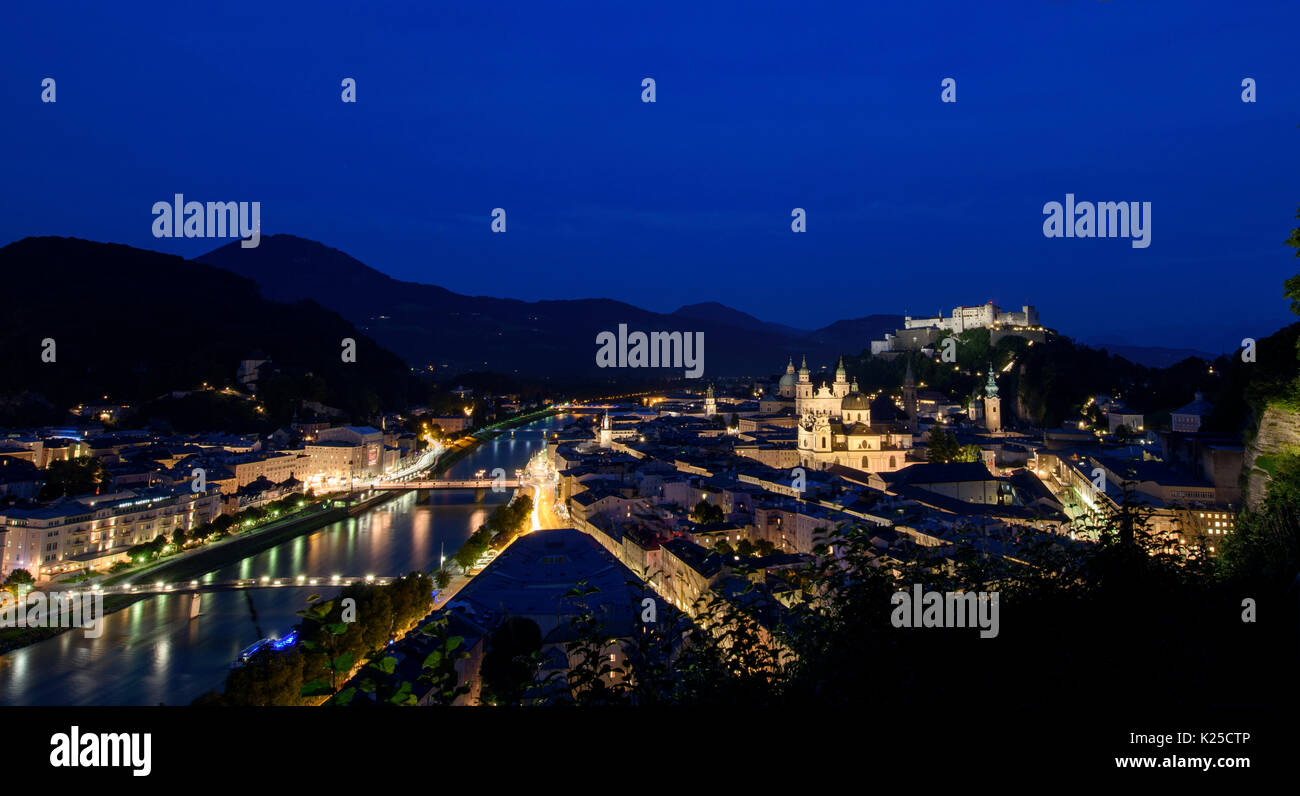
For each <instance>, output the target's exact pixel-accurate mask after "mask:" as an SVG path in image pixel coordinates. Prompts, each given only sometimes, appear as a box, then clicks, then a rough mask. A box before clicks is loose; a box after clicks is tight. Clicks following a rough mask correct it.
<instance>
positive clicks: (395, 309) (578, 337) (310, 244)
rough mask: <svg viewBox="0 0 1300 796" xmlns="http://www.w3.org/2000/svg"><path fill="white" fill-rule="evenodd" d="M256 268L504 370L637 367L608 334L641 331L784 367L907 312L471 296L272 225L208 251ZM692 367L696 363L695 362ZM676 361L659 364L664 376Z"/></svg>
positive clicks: (418, 355)
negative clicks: (758, 313) (808, 315)
mask: <svg viewBox="0 0 1300 796" xmlns="http://www.w3.org/2000/svg"><path fill="white" fill-rule="evenodd" d="M196 260H197V262H200V263H204V264H207V265H212V266H216V267H218V268H222V269H224V270H227V271H231V272H233V273H236V274H239V275H241V276H244V277H246V278H249V279H252V280H254V281H255V282H257V283H258V285H259V286H260V287H261V289H262V291H263V294H264V295H265V296H266V297H267V298H271V299H273V300H277V301H296V300H300V299H310V300H312V301H315V302H317V303H319V304H321V305H322V306H324V307H328V308H329V309H332V310H334V311H335V312H338V313H339V314H340V315H342V316H343V317H345V318H347V319H348V320H350V321H352V322H353V323H354V324H356V325H357V326H358V327H359V328H361V329H362V330H364V331H365V332H366V333H367V334H369V335H370V336H372V337H373V338H374V339H375V340H376V341H377V342H379V343H380V344H381V345H383V346H384V347H385V348H388V349H389V350H391V351H394V352H396V353H398V354H399V355H401V356H402V357H404V358H405V359H406V360H407V362H408V363H409V364H411V365H412V366H414V367H423V366H426V365H435V366H437V367H438V369H439V370H441V369H443V368H445V369H447V370H451V371H464V370H493V371H497V372H501V373H507V374H508V373H518V374H520V375H528V376H543V377H545V376H548V375H556V376H558V375H564V376H570V375H583V376H593V375H596V376H599V375H602V374H603V375H608V376H609V377H611V378H613V377H618V378H627V377H629V376H633V375H636V374H635V373H634V372H632V371H629V370H621V371H619V372H618V373H612V372H611V373H605V372H603V371H601V370H600V369H599V368H598V367H597V366H596V360H595V354H596V349H597V345H596V337H597V335H598V334H600V333H601V332H606V331H609V332H615V333H617V331H618V329H619V325H620V324H626V326H627V330H628V332H632V331H645V332H650V331H669V332H671V331H681V332H686V331H689V332H702V333H703V334H704V341H705V351H704V355H705V370H704V377H705V378H709V377H713V376H734V375H749V376H756V377H762V376H767V375H771V374H774V373H777V372H779V371H780V370H782V369H783V368H784V366H785V363H786V362H787V361H788V360H789V359H791V358H793V359H795V360H796V362H797V361H798V360H799V359H800V357H803V356H807V357H808V361H809V364H810V366H812V367H814V368H817V367H822V366H827V365H830V366H833V365H834V361H835V359H836V358H838V357H839V356H840V355H841V354H844V353H857V352H859V351H861V350H863V349H864V348H868V347H869V345H870V342H869V341H870V340H871V339H873V338H879V337H881V336H883V334H884V333H885V332H887V331H893V330H894V329H895V328H897V327H898V326H899V325H901V324H902V320H903V319H902V316H895V315H873V316H868V317H867V318H861V319H858V320H856V321H847V322H846V321H840V322H837V323H835V324H831V325H830V326H827V327H826V328H824V329H819V330H816V331H813V332H808V331H805V330H801V329H797V328H794V327H790V326H785V325H782V324H775V323H769V322H765V321H762V320H760V319H758V318H755V317H753V316H751V315H748V314H746V313H744V312H741V311H739V310H735V309H732V308H730V307H727V306H725V305H723V304H718V303H716V302H711V303H704V304H692V305H687V306H685V307H681V308H680V309H678V310H676V311H675V312H673V313H669V314H663V313H657V312H652V311H650V310H645V309H642V308H640V307H636V306H633V305H631V304H627V303H625V302H621V301H616V300H613V299H599V298H597V299H569V300H550V301H533V302H529V301H520V300H517V299H502V298H491V297H487V296H464V295H460V294H458V293H453V292H452V291H450V290H447V289H445V288H442V287H438V286H436V285H427V284H422V283H417V282H405V281H401V280H397V279H394V278H392V277H390V276H387V275H386V274H383V273H381V272H379V271H377V270H375V269H373V268H371V267H369V266H367V265H365V264H364V263H362V262H360V261H359V260H356V259H355V258H353V257H351V256H349V255H347V254H346V253H344V252H341V251H339V250H337V249H333V248H330V247H328V246H325V245H323V244H321V243H317V242H315V241H311V240H307V239H304V238H299V237H296V236H293V235H270V236H263V238H262V242H261V245H259V246H258V247H257V248H251V249H245V248H242V247H240V246H239V245H238V242H233V243H230V244H227V245H225V246H222V247H220V248H218V249H216V250H214V251H212V252H209V253H208V254H205V255H202V256H201V257H198V258H196ZM683 370H684V369H683ZM671 372H672V371H671V370H663V369H659V370H647V371H646V372H645V375H646V376H654V377H663V376H665V375H671Z"/></svg>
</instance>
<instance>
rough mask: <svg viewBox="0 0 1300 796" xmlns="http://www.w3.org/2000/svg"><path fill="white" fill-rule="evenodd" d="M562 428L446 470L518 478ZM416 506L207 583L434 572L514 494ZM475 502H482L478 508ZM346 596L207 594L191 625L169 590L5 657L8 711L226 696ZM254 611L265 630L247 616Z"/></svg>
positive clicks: (530, 431)
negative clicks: (285, 639)
mask: <svg viewBox="0 0 1300 796" xmlns="http://www.w3.org/2000/svg"><path fill="white" fill-rule="evenodd" d="M561 422H562V421H560V420H559V419H557V418H554V417H550V418H546V419H544V420H540V421H537V422H535V423H531V424H529V425H527V426H525V427H523V428H521V429H518V430H516V431H515V432H514V436H513V437H512V436H511V434H510V432H506V433H505V434H504V435H502V436H501V437H498V438H497V439H495V440H493V441H491V442H487V443H484V444H482V445H480V446H479V447H478V448H476V449H475V450H474V451H473V452H471V453H470V454H468V455H467V456H466V457H465V458H463V459H461V460H460V461H459V462H457V463H456V464H454V465H452V467H451V468H450V469H449V470H448V471H447V477H450V478H466V477H470V476H472V475H473V474H474V473H475V472H476V471H478V470H487V471H489V472H491V470H492V469H493V468H495V467H503V468H505V470H506V472H507V473H508V474H509V475H510V476H511V477H513V474H514V471H515V469H516V468H520V467H523V466H524V465H525V464H526V463H527V462H528V459H529V458H530V457H531V456H532V455H533V454H534V453H535V452H537V451H538V450H539V449H540V448H541V447H542V445H543V444H544V442H543V435H544V434H545V433H546V432H547V431H549V430H551V429H554V428H557V427H558V426H559V424H560V423H561ZM426 494H427V495H428V502H427V503H422V502H417V495H416V494H415V493H413V492H412V493H407V494H404V495H402V496H401V497H399V498H396V499H394V500H392V501H389V502H388V503H385V504H384V505H381V506H378V507H376V508H374V509H371V510H370V511H369V512H366V513H365V514H362V515H360V516H358V517H354V518H351V519H348V520H344V521H341V522H336V523H334V524H332V525H328V526H325V527H324V528H320V529H318V530H316V531H313V532H311V533H309V534H305V535H303V536H299V537H296V538H294V539H290V540H288V541H286V542H284V543H283V544H281V545H278V546H276V547H273V548H270V549H268V550H264V551H263V552H261V553H257V554H256V555H253V556H249V557H248V558H245V559H243V560H241V561H238V562H235V563H233V564H230V565H228V566H225V567H222V568H221V569H218V570H216V571H214V572H211V573H209V574H207V575H205V576H204V577H203V578H202V580H207V581H228V580H233V579H236V578H254V577H258V578H260V577H261V576H263V575H267V576H270V577H272V578H277V577H279V578H283V577H293V576H296V575H300V574H301V575H306V576H308V577H324V578H328V577H330V576H331V575H335V574H338V575H342V576H348V577H355V576H363V575H368V574H373V575H390V576H391V575H404V574H406V573H407V572H410V571H412V570H423V571H428V570H430V569H432V568H434V567H436V566H437V565H438V557H439V554H440V549H444V548H445V552H446V555H447V556H451V554H452V553H454V552H455V551H456V549H457V548H459V547H460V545H461V543H462V542H463V541H464V540H465V539H466V538H468V537H469V535H470V534H471V533H473V532H474V530H475V529H477V528H478V526H479V525H481V524H482V523H483V522H484V521H485V520H486V519H487V517H488V515H489V514H490V513H491V511H492V509H493V508H494V507H495V506H496V504H498V503H500V502H502V501H504V500H506V499H507V497H508V493H507V494H504V495H501V494H494V493H492V492H491V491H484V492H479V493H477V494H476V493H475V492H473V491H470V490H440V491H435V492H432V493H426ZM476 500H477V502H476ZM337 592H338V589H337V588H335V589H330V588H324V587H322V588H317V589H299V588H290V589H255V590H251V591H248V592H239V591H230V592H208V593H205V594H204V595H203V598H202V612H201V614H200V616H199V617H197V618H196V619H194V620H191V619H190V618H189V608H190V595H188V594H163V595H158V596H156V597H150V598H148V599H144V600H141V601H139V602H137V603H135V604H133V605H131V606H129V607H128V608H125V609H123V610H121V611H118V612H116V613H112V614H109V615H108V616H107V617H106V618H105V621H104V632H103V633H102V634H101V635H100V636H99V637H98V638H94V639H90V638H86V637H85V634H84V633H83V632H82V631H80V630H76V629H74V630H69V631H67V632H64V633H62V634H60V635H58V636H56V637H54V638H51V639H47V640H45V641H42V642H40V643H38V644H33V645H30V646H27V647H23V648H21V649H18V650H15V651H13V652H10V653H8V654H7V655H3V656H0V705H158V704H167V705H188V704H189V703H190V702H191V701H193V700H194V698H195V697H198V696H199V695H201V694H203V693H205V692H207V691H209V690H212V689H220V688H221V687H222V685H223V684H224V683H225V679H226V673H227V672H228V671H229V669H230V663H231V661H233V660H234V659H235V657H236V656H238V655H239V653H240V651H242V650H243V649H244V648H245V647H247V646H248V645H250V644H252V643H253V642H255V641H257V640H258V639H259V638H261V637H263V636H265V635H270V634H272V633H275V634H278V635H283V634H284V633H285V632H287V631H288V629H289V628H290V627H291V626H292V625H294V624H295V623H296V622H297V621H298V616H297V614H296V612H297V611H299V610H301V609H302V608H305V607H306V605H307V598H308V597H309V596H310V595H311V594H313V593H315V594H320V595H321V596H331V595H332V594H336V593H337ZM250 595H251V597H252V599H253V605H254V607H255V609H256V612H257V625H258V626H260V628H261V635H259V632H258V629H257V627H256V626H255V625H254V622H253V619H252V615H251V613H250V611H249V605H248V596H250Z"/></svg>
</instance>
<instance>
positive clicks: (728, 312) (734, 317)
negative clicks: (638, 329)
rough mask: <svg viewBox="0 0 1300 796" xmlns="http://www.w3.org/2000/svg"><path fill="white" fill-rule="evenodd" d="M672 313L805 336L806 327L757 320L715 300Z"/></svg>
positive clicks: (806, 334) (788, 334)
mask: <svg viewBox="0 0 1300 796" xmlns="http://www.w3.org/2000/svg"><path fill="white" fill-rule="evenodd" d="M672 314H673V315H676V316H679V317H682V318H704V319H709V320H714V321H718V322H719V323H726V324H730V325H731V326H734V327H736V328H737V329H750V330H754V331H758V330H764V331H769V332H775V333H777V334H782V335H786V336H789V337H807V336H808V330H807V329H796V328H795V327H793V326H786V325H784V324H780V323H768V322H767V321H763V320H759V319H758V318H755V317H754V316H753V315H750V314H749V313H747V312H741V311H740V310H737V309H733V308H731V307H728V306H727V305H726V304H719V303H718V302H716V301H704V302H701V303H699V304H687V305H686V306H684V307H679V308H677V309H676V310H673V312H672Z"/></svg>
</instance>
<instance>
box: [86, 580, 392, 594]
mask: <svg viewBox="0 0 1300 796" xmlns="http://www.w3.org/2000/svg"><path fill="white" fill-rule="evenodd" d="M394 580H397V578H395V577H389V576H387V575H384V576H376V575H364V576H360V577H351V576H345V575H331V576H329V577H327V578H326V577H319V576H307V575H297V576H293V577H284V578H273V577H270V576H269V575H263V576H262V577H260V578H243V579H241V580H218V581H200V580H188V581H176V582H171V583H166V582H163V581H155V582H152V583H121V584H117V585H114V586H92V587H90V588H88V589H84V590H80V589H69V590H67V591H66V592H65V593H70V594H78V593H82V592H84V593H87V594H103V595H104V596H106V597H107V596H109V595H114V594H170V593H172V592H176V593H187V592H196V591H242V590H244V589H284V588H290V589H292V588H303V589H312V588H315V589H324V588H329V587H335V588H342V587H344V586H350V585H352V584H353V583H371V584H374V585H376V586H386V585H388V584H389V583H392V582H393V581H394Z"/></svg>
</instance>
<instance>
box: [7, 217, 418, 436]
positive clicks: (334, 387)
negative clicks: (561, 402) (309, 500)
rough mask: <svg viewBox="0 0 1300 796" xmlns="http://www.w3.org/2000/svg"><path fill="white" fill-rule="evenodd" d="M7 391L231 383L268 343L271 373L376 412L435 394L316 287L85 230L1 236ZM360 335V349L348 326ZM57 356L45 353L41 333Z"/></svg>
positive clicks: (126, 390) (327, 399)
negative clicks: (345, 345)
mask: <svg viewBox="0 0 1300 796" xmlns="http://www.w3.org/2000/svg"><path fill="white" fill-rule="evenodd" d="M0 271H2V272H3V273H4V276H5V288H6V294H7V299H8V300H7V301H6V302H5V305H6V307H5V310H6V311H5V312H4V313H3V315H0V346H3V349H4V351H5V353H6V357H5V367H4V368H2V369H0V396H8V397H10V399H11V400H10V402H9V405H12V404H13V401H12V396H15V395H19V394H23V393H27V394H28V398H27V399H24V401H25V403H28V404H31V403H33V402H41V399H43V401H44V402H48V404H49V405H50V406H51V407H53V408H54V409H56V410H58V411H64V410H66V409H67V408H68V407H69V406H70V405H72V404H75V403H77V402H82V401H84V402H88V403H89V402H94V401H97V400H101V399H102V397H103V396H104V395H108V396H109V398H110V400H115V401H128V402H137V401H147V400H151V399H154V398H157V397H158V396H160V395H162V394H164V393H170V392H171V391H174V390H188V389H196V388H199V387H200V386H201V385H202V384H203V383H204V382H208V383H209V384H211V385H214V386H220V385H225V384H231V383H232V382H234V380H235V373H236V369H237V368H238V366H239V363H240V361H241V360H243V359H244V358H246V357H249V356H250V355H251V354H252V353H253V352H254V351H258V350H261V351H263V352H265V354H266V355H267V356H269V357H270V359H271V361H272V366H273V368H274V369H278V370H280V371H281V377H280V380H279V382H278V383H274V382H275V379H274V378H273V377H272V378H271V379H270V381H271V382H272V383H268V387H271V388H274V389H275V390H276V391H277V394H278V395H280V396H282V397H284V398H285V399H286V400H291V399H292V393H293V392H294V390H295V389H297V387H296V386H295V384H292V383H290V382H291V381H294V380H296V381H297V382H300V383H302V384H304V385H306V386H305V387H304V389H306V390H308V391H309V393H310V395H309V396H306V397H310V398H312V399H313V400H319V401H321V402H323V403H325V404H327V405H330V406H335V407H338V408H340V409H343V410H345V411H347V412H349V413H350V414H354V415H358V416H364V415H365V414H367V413H369V412H371V411H374V410H375V409H376V408H378V406H380V405H382V406H385V407H402V406H405V405H406V404H407V403H408V402H409V401H411V400H423V395H420V394H417V393H418V392H419V390H420V388H419V386H418V385H417V383H416V380H415V378H414V376H413V375H412V374H411V372H410V369H409V368H408V367H407V366H406V365H405V363H404V362H402V361H401V359H400V358H398V357H397V356H395V355H394V354H392V353H391V352H389V351H386V350H384V349H382V348H380V347H379V346H378V345H377V344H375V342H374V341H372V340H371V339H369V338H368V337H366V336H365V335H363V334H360V333H358V331H357V329H356V328H355V327H354V326H353V325H352V324H351V323H349V322H348V321H346V320H344V319H343V318H341V317H339V315H337V314H336V313H334V312H331V311H329V310H327V309H324V308H322V307H321V306H319V305H318V304H316V303H314V302H311V301H301V302H296V303H293V304H282V303H277V302H273V301H268V300H267V299H265V298H263V297H262V296H261V295H260V294H259V292H258V286H257V285H256V284H255V283H254V282H252V281H251V280H248V279H245V278H243V277H241V276H238V275H236V274H232V273H229V272H227V271H224V270H221V269H219V268H215V267H212V266H209V265H204V264H202V263H197V262H194V261H191V260H186V259H184V258H181V257H176V256H173V255H169V254H160V253H158V252H152V251H147V250H144V249H135V248H132V247H130V246H122V245H118V244H111V243H95V242H93V241H87V240H80V239H76V238H56V237H42V238H26V239H24V240H20V241H18V242H16V243H12V244H10V245H8V246H5V247H4V248H0ZM348 337H351V338H353V339H355V340H356V346H357V356H356V362H355V363H346V362H343V360H342V357H341V352H342V340H343V339H344V338H348ZM47 339H50V340H53V341H54V352H55V359H54V361H53V362H46V361H43V360H42V351H43V350H44V349H45V345H44V344H43V341H45V340H47Z"/></svg>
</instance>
